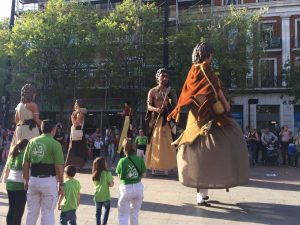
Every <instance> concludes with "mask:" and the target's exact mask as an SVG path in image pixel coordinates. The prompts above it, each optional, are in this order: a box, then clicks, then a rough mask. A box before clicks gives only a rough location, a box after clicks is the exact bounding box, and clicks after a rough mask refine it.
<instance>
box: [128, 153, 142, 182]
mask: <svg viewBox="0 0 300 225" xmlns="http://www.w3.org/2000/svg"><path fill="white" fill-rule="evenodd" d="M127 158H128V159H129V161H130V162H131V163H132V164H133V165H134V167H135V169H136V170H137V172H138V174H139V176H140V177H141V176H142V174H141V172H140V171H139V169H138V168H137V166H136V164H135V163H134V162H133V160H132V159H131V158H130V157H129V156H127Z"/></svg>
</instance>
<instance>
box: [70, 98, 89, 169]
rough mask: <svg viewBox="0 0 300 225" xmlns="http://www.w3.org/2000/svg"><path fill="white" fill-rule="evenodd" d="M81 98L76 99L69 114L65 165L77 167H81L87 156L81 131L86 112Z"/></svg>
mask: <svg viewBox="0 0 300 225" xmlns="http://www.w3.org/2000/svg"><path fill="white" fill-rule="evenodd" d="M82 106H83V103H82V101H81V100H79V99H78V100H76V101H75V104H74V111H73V113H72V115H71V121H72V126H71V133H70V144H69V149H68V154H67V158H66V163H65V165H66V166H67V165H73V166H76V167H79V168H83V166H84V164H85V162H86V160H87V158H88V154H87V146H86V139H85V136H84V133H83V126H84V118H85V115H86V113H87V109H86V108H83V107H82Z"/></svg>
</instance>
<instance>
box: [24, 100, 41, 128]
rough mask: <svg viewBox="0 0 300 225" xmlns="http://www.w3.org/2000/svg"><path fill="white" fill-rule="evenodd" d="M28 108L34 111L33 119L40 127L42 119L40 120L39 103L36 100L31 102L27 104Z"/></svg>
mask: <svg viewBox="0 0 300 225" xmlns="http://www.w3.org/2000/svg"><path fill="white" fill-rule="evenodd" d="M26 108H27V109H29V110H30V111H31V112H32V113H33V120H34V121H35V122H36V124H37V125H38V126H39V127H40V126H41V123H42V121H41V120H40V113H39V107H38V105H37V104H36V103H34V102H31V103H28V104H26Z"/></svg>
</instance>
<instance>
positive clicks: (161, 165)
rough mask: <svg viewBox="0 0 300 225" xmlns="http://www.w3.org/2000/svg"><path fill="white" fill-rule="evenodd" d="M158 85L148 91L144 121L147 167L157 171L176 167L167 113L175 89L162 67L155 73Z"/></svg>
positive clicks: (174, 99) (173, 103)
mask: <svg viewBox="0 0 300 225" xmlns="http://www.w3.org/2000/svg"><path fill="white" fill-rule="evenodd" d="M156 81H157V83H158V85H157V86H156V87H154V88H152V89H150V90H149V92H148V99H147V108H148V112H147V115H146V121H147V122H148V124H147V125H148V131H147V136H148V145H147V148H146V164H147V168H148V169H151V170H152V171H153V170H159V171H165V172H167V171H168V170H171V169H174V168H176V167H177V162H176V151H175V148H174V147H173V146H171V143H172V142H173V139H172V126H171V123H170V122H168V121H167V115H168V114H169V113H170V112H171V111H172V109H173V108H174V106H175V105H176V103H177V95H176V92H175V89H174V88H172V87H170V86H169V75H168V71H167V70H166V69H164V68H162V69H159V70H158V71H157V73H156Z"/></svg>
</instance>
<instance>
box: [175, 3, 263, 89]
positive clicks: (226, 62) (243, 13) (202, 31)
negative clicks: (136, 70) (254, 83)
mask: <svg viewBox="0 0 300 225" xmlns="http://www.w3.org/2000/svg"><path fill="white" fill-rule="evenodd" d="M261 14H262V12H253V11H248V10H247V9H246V8H235V7H234V6H231V7H230V10H229V11H228V12H225V13H222V12H213V13H212V14H211V15H209V14H206V15H205V16H206V18H205V19H204V18H203V19H200V20H197V21H191V20H183V22H182V23H181V24H180V26H179V31H178V32H177V33H175V34H174V35H173V36H172V37H171V40H172V41H171V43H172V45H171V46H172V48H173V52H176V55H174V57H173V58H172V59H173V62H174V63H175V64H176V67H177V68H178V69H177V70H178V73H179V74H181V75H182V74H184V75H185V74H186V73H187V71H188V68H189V67H190V65H191V53H192V50H193V47H194V46H195V45H196V44H197V43H199V42H201V41H207V42H210V43H212V45H213V46H214V48H215V60H214V63H213V64H214V67H215V70H216V71H217V72H219V73H220V76H221V80H222V82H223V83H224V85H225V86H226V87H231V86H232V84H233V83H234V82H236V84H237V86H238V87H239V88H245V86H246V74H247V73H248V72H249V70H250V65H249V60H253V59H255V57H257V54H259V51H260V50H259V49H258V48H256V47H255V43H256V42H255V30H256V29H255V28H256V27H257V23H258V21H259V19H260V16H261ZM178 80H179V81H180V82H182V81H183V80H184V79H181V78H180V79H178Z"/></svg>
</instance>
